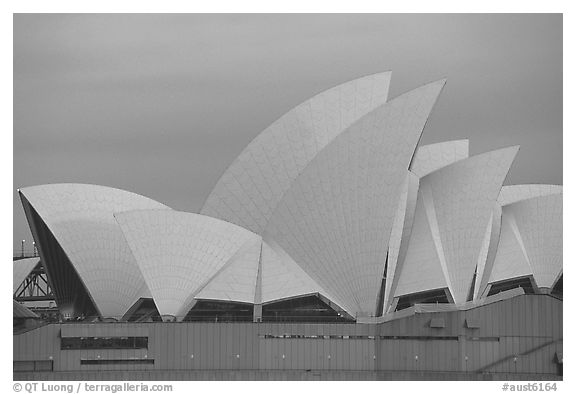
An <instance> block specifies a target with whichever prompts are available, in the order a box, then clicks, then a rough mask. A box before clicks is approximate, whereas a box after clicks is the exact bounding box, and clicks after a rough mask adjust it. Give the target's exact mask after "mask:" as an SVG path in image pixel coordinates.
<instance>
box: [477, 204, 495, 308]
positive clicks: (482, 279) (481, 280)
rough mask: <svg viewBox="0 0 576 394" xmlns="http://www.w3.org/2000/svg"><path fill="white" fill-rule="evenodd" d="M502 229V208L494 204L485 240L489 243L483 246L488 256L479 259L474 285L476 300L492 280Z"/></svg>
mask: <svg viewBox="0 0 576 394" xmlns="http://www.w3.org/2000/svg"><path fill="white" fill-rule="evenodd" d="M501 228H502V208H501V207H500V204H498V203H494V204H493V209H492V217H491V218H490V223H489V225H488V228H487V229H486V235H485V238H484V242H486V241H487V242H488V244H487V245H486V244H484V245H483V248H484V247H487V250H486V255H485V256H484V254H483V253H482V254H481V256H480V257H479V259H478V266H477V274H476V282H475V283H474V299H479V298H481V297H482V295H483V293H484V290H485V289H486V287H487V286H488V280H489V279H490V274H491V272H492V268H493V267H494V261H495V259H496V253H497V252H498V244H499V242H500V231H501Z"/></svg>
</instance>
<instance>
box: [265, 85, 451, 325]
mask: <svg viewBox="0 0 576 394" xmlns="http://www.w3.org/2000/svg"><path fill="white" fill-rule="evenodd" d="M444 83H445V81H444V80H442V81H438V82H434V83H431V84H428V85H425V86H422V87H420V88H418V89H415V90H413V91H410V92H408V93H405V94H403V95H401V96H399V97H397V98H395V99H393V100H391V101H389V102H388V103H386V104H385V105H383V106H381V107H378V108H377V109H375V110H374V111H372V112H370V113H369V114H368V115H366V116H364V117H362V118H361V119H360V120H358V121H357V122H356V123H354V124H353V125H352V126H350V127H349V128H348V129H347V130H346V131H344V132H343V133H341V134H340V135H339V136H338V137H337V138H335V139H334V141H333V142H332V143H330V144H329V145H328V146H326V147H325V148H324V149H323V150H322V151H320V152H319V153H318V154H317V155H316V157H315V158H314V159H313V160H312V161H311V162H310V164H309V165H308V166H307V167H306V168H305V169H304V170H303V171H302V173H301V174H300V176H298V178H296V179H295V180H294V182H293V183H292V185H291V187H290V189H289V190H288V191H287V192H286V193H285V195H284V197H283V199H282V201H281V202H280V203H279V204H278V207H277V208H276V211H275V212H274V215H273V216H272V218H271V220H270V222H269V224H268V226H267V227H266V234H267V235H268V236H269V237H270V238H272V239H274V240H275V241H276V242H277V243H278V245H280V246H281V247H282V249H283V250H285V251H286V253H288V254H289V255H290V256H291V258H292V259H294V261H296V262H297V263H298V264H299V265H300V266H301V267H302V268H303V270H304V271H305V272H306V273H307V274H308V275H309V276H310V277H312V278H313V279H314V280H315V281H316V282H317V283H318V284H319V285H321V286H322V287H323V288H324V289H326V290H327V291H328V292H330V293H331V294H333V295H334V296H335V297H336V298H337V299H338V300H341V301H342V302H343V303H344V305H341V306H342V307H343V308H344V309H345V310H346V311H347V312H348V313H350V314H351V315H352V316H354V315H375V314H376V313H377V311H376V309H377V298H378V297H377V295H378V293H379V291H380V287H381V281H382V278H383V275H384V266H385V260H386V253H387V250H388V239H389V237H390V230H391V227H392V222H393V221H394V216H395V214H396V207H397V204H398V200H399V197H400V194H401V188H402V184H403V182H404V179H405V175H406V170H407V169H408V166H409V165H410V160H411V159H412V156H413V154H414V151H415V149H416V145H417V143H418V140H419V138H420V135H421V133H422V130H423V128H424V125H425V123H426V120H427V119H428V116H429V114H430V111H431V110H432V107H433V105H434V103H435V102H436V99H437V97H438V95H439V93H440V91H441V89H442V87H443V86H444Z"/></svg>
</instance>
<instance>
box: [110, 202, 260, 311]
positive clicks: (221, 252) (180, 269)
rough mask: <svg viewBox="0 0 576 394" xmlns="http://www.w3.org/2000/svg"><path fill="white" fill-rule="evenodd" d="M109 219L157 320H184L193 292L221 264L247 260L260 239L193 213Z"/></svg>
mask: <svg viewBox="0 0 576 394" xmlns="http://www.w3.org/2000/svg"><path fill="white" fill-rule="evenodd" d="M115 216H116V220H117V221H118V223H119V224H120V227H121V228H122V232H123V233H124V235H125V237H126V240H127V241H128V244H129V245H130V249H131V250H132V252H133V253H134V257H135V258H136V261H137V263H138V266H139V268H140V270H141V271H142V274H143V275H144V279H145V280H146V283H147V285H148V287H149V288H150V292H151V293H152V297H153V298H154V302H155V303H156V307H157V308H158V311H159V312H160V314H161V315H163V316H176V317H178V318H182V317H184V316H185V315H186V313H187V312H188V310H189V308H190V306H191V303H192V302H193V299H194V296H195V295H196V294H197V293H198V291H200V290H201V289H202V288H203V287H204V286H205V285H206V284H208V282H209V281H210V280H211V279H213V278H214V277H215V275H216V274H218V273H220V270H221V269H223V268H224V267H225V265H226V264H227V263H229V262H234V261H235V259H236V258H238V259H244V258H246V257H248V258H249V257H250V256H253V253H252V251H253V245H254V244H256V243H258V242H259V240H260V237H259V236H258V235H256V234H254V233H252V232H251V231H248V230H246V229H244V228H242V227H239V226H236V225H235V224H232V223H228V222H225V221H223V220H219V219H215V218H211V217H208V216H204V215H198V214H193V213H186V212H177V211H165V210H164V211H161V210H143V211H132V212H124V213H119V214H116V215H115ZM253 257H254V256H253ZM244 263H245V261H244V262H242V264H244ZM257 263H258V261H257V260H256V265H257ZM242 264H241V265H242ZM254 286H255V282H254ZM244 290H245V288H244Z"/></svg>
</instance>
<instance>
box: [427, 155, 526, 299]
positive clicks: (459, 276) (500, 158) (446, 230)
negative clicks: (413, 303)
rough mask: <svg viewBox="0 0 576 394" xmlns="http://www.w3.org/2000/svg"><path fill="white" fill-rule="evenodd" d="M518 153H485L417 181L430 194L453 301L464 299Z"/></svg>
mask: <svg viewBox="0 0 576 394" xmlns="http://www.w3.org/2000/svg"><path fill="white" fill-rule="evenodd" d="M517 152H518V147H510V148H505V149H500V150H495V151H492V152H487V153H484V154H481V155H477V156H474V157H471V158H469V159H465V160H461V161H458V162H456V163H454V164H452V165H449V166H447V167H444V168H442V169H440V170H438V171H435V172H433V173H431V174H429V175H427V176H425V177H423V178H422V179H420V189H421V190H429V191H430V198H431V201H432V205H433V209H434V211H435V220H437V223H438V228H439V233H440V241H441V246H442V249H443V252H444V257H445V262H446V269H447V273H448V277H447V278H446V279H447V282H448V284H449V286H450V291H451V293H452V296H453V298H454V300H455V302H456V303H460V302H465V301H466V298H467V296H468V293H469V291H470V286H471V285H472V278H473V275H474V270H475V268H476V264H477V262H478V257H479V254H480V252H481V248H482V243H483V240H484V239H485V234H486V229H487V226H488V222H489V220H490V217H491V215H492V211H493V204H494V202H495V201H496V199H497V198H498V194H499V192H500V189H501V187H502V183H503V182H504V179H505V178H506V175H507V173H508V171H509V169H510V165H511V164H512V161H513V160H514V157H515V156H516V153H517Z"/></svg>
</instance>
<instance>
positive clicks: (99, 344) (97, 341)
mask: <svg viewBox="0 0 576 394" xmlns="http://www.w3.org/2000/svg"><path fill="white" fill-rule="evenodd" d="M60 349H62V350H75V349H148V337H66V338H62V340H61V342H60Z"/></svg>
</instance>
